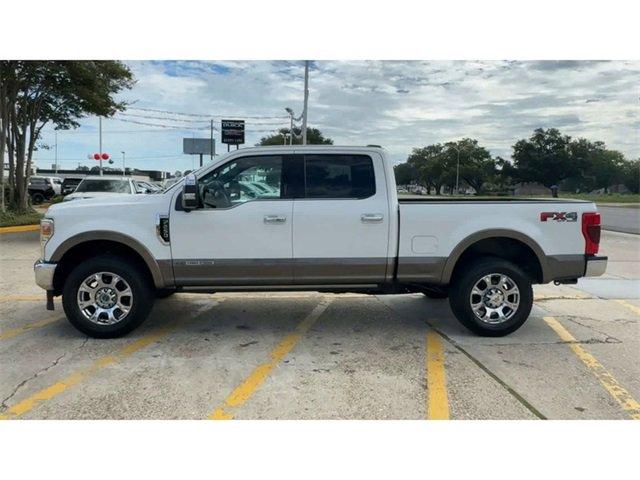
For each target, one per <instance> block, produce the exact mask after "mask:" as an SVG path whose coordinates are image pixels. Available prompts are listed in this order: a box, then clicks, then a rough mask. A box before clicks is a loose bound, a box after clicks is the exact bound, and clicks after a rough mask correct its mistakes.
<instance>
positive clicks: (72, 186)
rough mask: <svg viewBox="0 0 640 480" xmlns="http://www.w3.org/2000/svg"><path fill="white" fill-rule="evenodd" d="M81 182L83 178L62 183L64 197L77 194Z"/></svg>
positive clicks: (66, 180) (69, 179) (70, 179)
mask: <svg viewBox="0 0 640 480" xmlns="http://www.w3.org/2000/svg"><path fill="white" fill-rule="evenodd" d="M81 181H82V178H65V179H64V180H63V181H62V195H69V194H70V193H73V192H75V191H76V188H77V187H78V184H79V183H80V182H81Z"/></svg>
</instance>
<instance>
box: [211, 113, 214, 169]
mask: <svg viewBox="0 0 640 480" xmlns="http://www.w3.org/2000/svg"><path fill="white" fill-rule="evenodd" d="M214 150H215V147H214V143H213V118H212V119H211V152H210V153H211V160H213V155H214V154H215V152H214Z"/></svg>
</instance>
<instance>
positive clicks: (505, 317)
mask: <svg viewBox="0 0 640 480" xmlns="http://www.w3.org/2000/svg"><path fill="white" fill-rule="evenodd" d="M449 304H450V305H451V310H453V313H454V315H455V316H456V318H457V319H458V320H459V321H460V323H462V325H464V326H465V327H467V328H468V329H469V330H471V331H472V332H474V333H476V334H478V335H481V336H485V337H502V336H504V335H508V334H509V333H512V332H515V331H516V330H517V329H518V328H520V327H521V326H522V325H523V324H524V322H526V321H527V318H529V314H530V313H531V307H532V306H533V288H532V286H531V279H530V278H529V277H528V276H527V275H526V274H525V273H524V272H523V271H522V270H520V268H518V267H517V266H516V265H514V264H513V263H511V262H508V261H506V260H503V259H501V258H492V257H485V258H480V259H478V260H476V261H474V262H473V263H471V264H470V265H467V266H465V269H464V270H463V271H461V272H459V273H458V274H457V275H456V276H455V278H454V280H453V283H452V288H451V291H450V295H449Z"/></svg>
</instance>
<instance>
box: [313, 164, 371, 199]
mask: <svg viewBox="0 0 640 480" xmlns="http://www.w3.org/2000/svg"><path fill="white" fill-rule="evenodd" d="M304 176H305V198H317V199H321V198H324V199H331V198H333V199H345V198H351V199H362V198H367V197H371V196H372V195H374V194H375V193H376V183H375V176H374V173H373V161H372V160H371V157H369V156H367V155H327V154H317V155H305V174H304Z"/></svg>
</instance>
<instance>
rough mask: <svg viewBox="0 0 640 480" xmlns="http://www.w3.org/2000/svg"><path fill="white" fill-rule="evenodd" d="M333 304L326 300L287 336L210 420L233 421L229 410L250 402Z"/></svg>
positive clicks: (214, 412)
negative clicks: (276, 368) (303, 336)
mask: <svg viewBox="0 0 640 480" xmlns="http://www.w3.org/2000/svg"><path fill="white" fill-rule="evenodd" d="M330 304H331V299H324V300H323V301H322V302H320V303H319V304H318V305H317V306H316V307H315V308H314V309H313V310H312V311H311V313H310V314H309V315H307V316H306V317H305V318H304V320H302V322H300V323H299V324H298V326H297V327H296V328H295V330H294V331H293V332H291V333H290V334H289V335H287V336H286V337H285V338H284V339H283V340H282V341H281V342H280V343H279V344H278V345H277V346H276V347H275V348H274V349H273V350H272V351H271V352H270V353H269V357H270V358H269V360H268V361H267V362H265V363H263V364H260V365H258V366H257V367H256V368H255V369H254V370H253V371H252V372H251V374H250V375H249V376H248V377H247V378H246V379H245V380H244V381H243V382H242V383H241V384H240V385H238V386H237V387H236V388H235V389H234V390H233V391H232V392H231V394H230V395H229V396H228V397H227V398H226V399H225V401H224V403H223V404H222V405H220V406H219V407H218V408H216V409H215V410H214V411H213V412H212V413H211V414H210V415H209V417H208V418H209V419H210V420H231V419H233V417H234V413H233V412H230V411H229V409H232V408H237V407H240V406H242V405H244V403H245V402H246V401H247V400H249V398H251V396H252V395H253V394H254V392H255V391H256V390H257V389H258V388H259V387H260V385H262V383H263V382H264V381H265V380H266V379H267V377H268V376H269V373H271V371H272V370H273V369H274V368H275V367H276V366H277V365H278V364H279V363H280V362H281V361H282V359H283V358H284V357H285V356H286V355H287V354H288V353H289V352H290V351H291V350H292V349H293V347H295V346H296V344H297V343H298V341H299V340H300V338H301V337H302V335H304V334H305V333H306V332H307V331H308V330H309V329H310V328H311V326H312V325H313V324H314V323H315V322H316V320H318V318H319V317H320V315H322V313H323V312H324V311H325V310H326V309H327V307H328V306H329V305H330Z"/></svg>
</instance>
